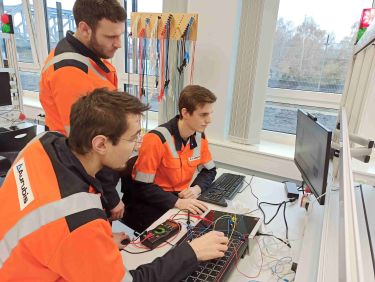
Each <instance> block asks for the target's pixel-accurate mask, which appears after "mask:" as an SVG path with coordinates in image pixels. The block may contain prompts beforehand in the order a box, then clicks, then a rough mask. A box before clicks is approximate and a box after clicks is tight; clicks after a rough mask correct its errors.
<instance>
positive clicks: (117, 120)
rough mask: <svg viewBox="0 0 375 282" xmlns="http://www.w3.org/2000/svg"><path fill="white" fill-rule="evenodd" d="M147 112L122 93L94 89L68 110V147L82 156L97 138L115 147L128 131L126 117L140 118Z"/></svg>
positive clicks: (141, 105) (135, 99)
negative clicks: (103, 138) (139, 116)
mask: <svg viewBox="0 0 375 282" xmlns="http://www.w3.org/2000/svg"><path fill="white" fill-rule="evenodd" d="M148 109H149V106H148V105H145V104H143V103H142V102H141V101H140V100H139V99H138V98H137V97H134V96H132V95H130V94H128V93H126V92H117V91H110V90H108V89H106V88H99V89H95V90H94V91H92V92H91V93H88V95H87V96H82V97H81V98H79V99H78V101H77V102H75V103H74V104H73V106H72V109H71V112H70V133H69V138H68V144H69V147H70V148H71V149H72V150H73V151H75V152H77V153H79V154H86V153H88V152H89V151H90V150H91V149H92V145H91V141H92V139H93V138H94V137H95V136H97V135H100V134H102V135H104V136H107V137H108V138H109V140H111V142H112V144H113V145H116V144H117V143H118V142H119V140H120V136H121V135H123V134H124V133H125V132H126V130H127V129H128V123H127V116H128V115H129V114H135V115H141V114H142V113H143V112H144V111H147V110H148Z"/></svg>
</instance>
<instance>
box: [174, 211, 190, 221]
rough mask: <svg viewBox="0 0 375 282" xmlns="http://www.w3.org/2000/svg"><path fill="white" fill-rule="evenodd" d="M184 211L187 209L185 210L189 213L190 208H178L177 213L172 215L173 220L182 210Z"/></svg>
mask: <svg viewBox="0 0 375 282" xmlns="http://www.w3.org/2000/svg"><path fill="white" fill-rule="evenodd" d="M182 211H185V212H187V213H189V210H188V209H182V210H178V212H177V213H175V214H174V215H173V216H172V218H171V219H172V220H173V219H174V218H175V217H176V216H177V215H178V214H179V213H180V212H182Z"/></svg>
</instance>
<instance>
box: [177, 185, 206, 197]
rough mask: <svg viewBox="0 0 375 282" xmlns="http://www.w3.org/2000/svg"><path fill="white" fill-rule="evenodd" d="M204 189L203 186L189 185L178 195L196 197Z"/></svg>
mask: <svg viewBox="0 0 375 282" xmlns="http://www.w3.org/2000/svg"><path fill="white" fill-rule="evenodd" d="M201 192H202V190H201V187H199V186H198V185H195V186H193V187H189V188H187V189H185V190H183V191H181V192H180V193H178V197H179V198H181V199H196V198H198V197H199V195H200V194H201Z"/></svg>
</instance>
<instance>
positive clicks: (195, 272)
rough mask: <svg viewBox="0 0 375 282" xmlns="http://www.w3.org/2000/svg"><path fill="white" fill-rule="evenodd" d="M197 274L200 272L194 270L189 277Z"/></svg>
mask: <svg viewBox="0 0 375 282" xmlns="http://www.w3.org/2000/svg"><path fill="white" fill-rule="evenodd" d="M199 274H200V272H198V271H194V272H193V273H192V274H191V275H190V276H191V277H198V275H199Z"/></svg>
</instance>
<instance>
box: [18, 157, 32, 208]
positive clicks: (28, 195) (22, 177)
mask: <svg viewBox="0 0 375 282" xmlns="http://www.w3.org/2000/svg"><path fill="white" fill-rule="evenodd" d="M13 173H14V178H15V179H16V184H17V192H18V201H19V202H20V209H21V211H22V210H23V209H24V208H26V207H27V206H28V205H29V204H30V203H31V202H32V201H34V194H33V190H31V185H30V181H29V175H28V174H27V169H26V164H25V159H24V158H22V159H20V160H19V161H18V162H17V163H16V164H15V165H14V166H13Z"/></svg>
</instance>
